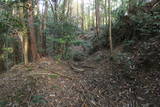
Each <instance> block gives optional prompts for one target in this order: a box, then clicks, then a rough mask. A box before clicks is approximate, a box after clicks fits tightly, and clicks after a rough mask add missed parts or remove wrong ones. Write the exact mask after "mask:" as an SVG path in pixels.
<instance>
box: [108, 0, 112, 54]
mask: <svg viewBox="0 0 160 107" xmlns="http://www.w3.org/2000/svg"><path fill="white" fill-rule="evenodd" d="M108 15H109V16H108V21H109V22H108V23H109V43H110V53H111V56H112V52H113V46H112V18H111V1H110V0H108Z"/></svg>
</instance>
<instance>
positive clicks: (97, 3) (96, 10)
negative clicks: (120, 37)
mask: <svg viewBox="0 0 160 107" xmlns="http://www.w3.org/2000/svg"><path fill="white" fill-rule="evenodd" d="M99 6H100V1H99V0H95V14H96V34H97V36H98V35H99V26H100V11H99Z"/></svg>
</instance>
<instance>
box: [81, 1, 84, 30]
mask: <svg viewBox="0 0 160 107" xmlns="http://www.w3.org/2000/svg"><path fill="white" fill-rule="evenodd" d="M81 2H82V3H81V14H82V17H81V19H82V21H81V28H82V29H83V30H84V0H82V1H81Z"/></svg>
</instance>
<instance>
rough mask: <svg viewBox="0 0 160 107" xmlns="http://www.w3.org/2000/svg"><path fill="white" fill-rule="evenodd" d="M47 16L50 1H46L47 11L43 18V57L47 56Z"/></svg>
mask: <svg viewBox="0 0 160 107" xmlns="http://www.w3.org/2000/svg"><path fill="white" fill-rule="evenodd" d="M47 16H48V1H47V0H46V1H45V9H44V14H43V18H42V49H43V52H42V55H43V56H46V48H47V46H46V34H45V30H46V22H47Z"/></svg>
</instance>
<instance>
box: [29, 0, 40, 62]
mask: <svg viewBox="0 0 160 107" xmlns="http://www.w3.org/2000/svg"><path fill="white" fill-rule="evenodd" d="M28 4H29V8H28V26H29V36H30V41H31V52H32V59H33V61H36V60H37V59H38V52H37V47H36V38H35V37H36V36H35V29H34V17H33V12H34V10H33V5H32V0H29V1H28Z"/></svg>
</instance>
